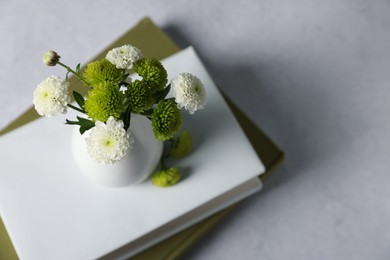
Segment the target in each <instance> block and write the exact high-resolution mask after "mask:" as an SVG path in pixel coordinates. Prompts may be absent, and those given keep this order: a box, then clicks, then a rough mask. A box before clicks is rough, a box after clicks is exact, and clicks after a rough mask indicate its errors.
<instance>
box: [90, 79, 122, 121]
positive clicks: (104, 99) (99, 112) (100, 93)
mask: <svg viewBox="0 0 390 260" xmlns="http://www.w3.org/2000/svg"><path fill="white" fill-rule="evenodd" d="M122 102H123V94H122V93H121V92H120V90H119V88H118V86H116V85H114V84H112V83H111V82H108V81H104V82H101V83H100V84H98V85H97V86H96V87H95V88H93V89H91V90H90V91H89V92H88V95H87V99H86V100H85V106H84V108H85V111H86V112H87V114H88V116H89V117H90V118H92V119H93V120H94V121H101V122H106V121H107V119H108V118H109V117H110V116H113V117H114V118H115V119H116V120H117V119H119V117H120V115H121V113H122V111H123V106H122Z"/></svg>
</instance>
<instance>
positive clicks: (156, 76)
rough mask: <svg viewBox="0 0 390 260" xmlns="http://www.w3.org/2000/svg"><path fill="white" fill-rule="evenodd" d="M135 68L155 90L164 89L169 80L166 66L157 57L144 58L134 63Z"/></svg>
mask: <svg viewBox="0 0 390 260" xmlns="http://www.w3.org/2000/svg"><path fill="white" fill-rule="evenodd" d="M133 66H134V70H135V71H136V72H137V73H138V75H140V76H141V77H142V78H143V79H144V80H145V81H147V82H148V84H149V86H150V87H151V88H152V91H153V92H160V91H162V90H163V89H164V88H165V87H166V85H167V82H168V74H167V71H166V70H165V68H164V66H163V65H162V64H161V62H159V61H158V60H156V59H152V58H143V59H140V60H138V61H136V62H135V63H134V65H133Z"/></svg>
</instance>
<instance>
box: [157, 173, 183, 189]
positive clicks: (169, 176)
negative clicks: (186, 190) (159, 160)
mask: <svg viewBox="0 0 390 260" xmlns="http://www.w3.org/2000/svg"><path fill="white" fill-rule="evenodd" d="M180 177H181V175H180V171H179V169H177V168H169V169H167V170H162V171H158V172H156V173H154V174H153V175H152V183H153V184H154V185H156V186H158V187H163V188H165V187H169V186H172V185H175V184H176V183H177V182H178V181H179V180H180Z"/></svg>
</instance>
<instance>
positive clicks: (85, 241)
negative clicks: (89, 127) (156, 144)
mask: <svg viewBox="0 0 390 260" xmlns="http://www.w3.org/2000/svg"><path fill="white" fill-rule="evenodd" d="M163 64H164V66H165V68H166V69H167V71H168V77H169V80H171V79H173V78H174V77H176V76H177V75H178V74H179V73H181V72H190V73H192V74H195V75H197V76H198V77H199V78H200V79H201V80H202V82H203V84H204V85H205V88H206V91H207V104H206V106H205V109H204V110H200V111H197V112H196V113H195V114H194V115H187V114H188V113H187V112H186V111H183V116H184V126H183V128H185V129H187V130H189V131H190V132H191V134H192V136H193V143H194V150H193V152H192V153H191V154H190V155H189V156H187V157H186V158H184V159H182V160H180V161H178V164H177V166H178V167H179V168H181V169H183V171H184V173H185V174H184V175H185V177H184V178H183V180H182V181H180V182H179V183H178V184H177V185H175V186H172V187H169V188H157V187H155V186H153V185H152V184H151V183H150V181H148V180H147V181H145V182H143V183H141V184H138V185H136V186H128V187H120V188H110V187H104V186H100V185H99V184H95V183H94V182H92V181H90V180H88V179H87V177H86V176H85V175H83V174H82V173H81V172H80V170H79V169H78V167H77V165H76V164H75V162H74V159H73V157H72V153H71V132H72V127H70V126H66V125H63V123H64V121H65V118H69V117H67V116H66V115H65V116H61V117H59V118H54V119H53V118H50V119H47V118H40V119H38V120H35V121H33V122H32V123H29V124H27V125H25V126H23V127H21V128H19V129H16V130H14V131H12V132H11V133H8V134H6V135H5V136H3V137H1V138H0V163H1V169H0V215H1V218H2V219H3V222H4V224H5V226H6V228H7V231H8V233H9V235H10V237H11V240H12V243H13V245H14V246H15V249H16V251H17V254H18V256H19V257H20V258H21V259H37V260H42V259H43V260H44V259H96V258H100V257H104V256H106V257H107V256H109V257H114V256H115V258H119V259H120V258H127V257H130V256H132V255H135V254H137V253H139V252H140V251H142V250H144V249H146V248H148V247H150V246H152V245H154V244H156V243H158V242H160V241H162V240H164V239H165V238H167V237H169V236H171V235H173V234H175V233H177V232H179V231H181V230H183V229H185V228H186V227H189V226H190V225H193V224H194V223H196V222H199V221H200V220H202V219H205V218H206V217H208V216H210V215H212V214H213V213H216V212H217V211H219V210H221V209H223V208H225V207H227V206H229V205H232V204H234V203H236V202H238V201H239V200H242V199H243V198H245V197H247V196H249V195H251V194H253V193H254V192H256V191H259V190H260V189H261V181H260V180H259V178H258V176H259V175H260V174H262V173H264V171H265V168H264V166H263V164H262V162H261V161H260V159H259V158H258V156H257V154H256V152H255V151H254V149H253V148H252V146H251V144H250V142H249V140H248V139H247V137H246V136H245V134H244V132H243V131H242V129H241V128H240V126H239V124H238V122H237V121H236V119H235V117H234V116H233V114H232V112H231V111H230V110H229V108H228V106H227V104H226V103H225V101H224V99H223V97H222V96H221V94H220V92H219V91H218V89H217V87H216V86H215V84H214V82H213V81H212V79H211V78H210V76H209V74H208V73H207V71H206V69H205V68H204V66H203V65H202V63H201V61H200V59H199V58H198V56H197V55H196V53H195V51H194V49H193V48H192V47H189V48H187V49H185V50H183V51H181V52H180V53H178V54H175V55H173V56H171V57H169V58H167V59H165V60H163ZM69 119H72V118H69Z"/></svg>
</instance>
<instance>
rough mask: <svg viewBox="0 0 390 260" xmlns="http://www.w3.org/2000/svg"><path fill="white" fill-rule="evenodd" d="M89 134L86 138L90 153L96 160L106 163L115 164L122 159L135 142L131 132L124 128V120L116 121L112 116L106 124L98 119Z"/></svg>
mask: <svg viewBox="0 0 390 260" xmlns="http://www.w3.org/2000/svg"><path fill="white" fill-rule="evenodd" d="M88 134H89V136H88V137H87V138H86V139H85V140H86V142H87V150H88V153H89V155H90V156H91V157H92V158H93V159H94V160H95V161H97V162H100V163H104V164H113V163H115V162H117V161H119V160H121V159H122V158H123V157H124V156H125V155H126V152H127V150H128V149H131V148H132V144H133V143H134V139H133V138H132V136H131V135H130V133H127V132H126V130H125V129H124V128H123V122H122V121H121V120H119V121H115V119H114V118H113V117H112V116H111V117H109V118H108V120H107V122H106V123H105V124H104V123H102V122H100V121H97V122H96V123H95V127H93V128H92V129H91V130H90V131H89V133H88Z"/></svg>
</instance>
